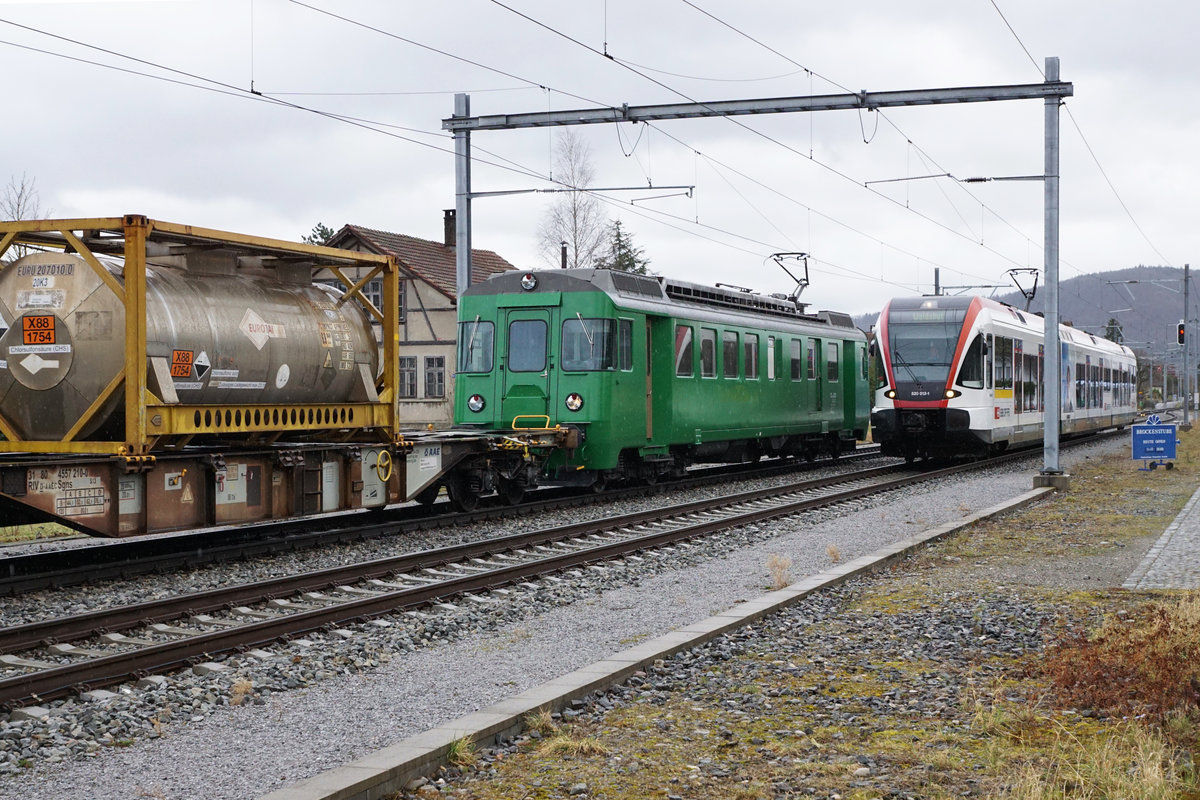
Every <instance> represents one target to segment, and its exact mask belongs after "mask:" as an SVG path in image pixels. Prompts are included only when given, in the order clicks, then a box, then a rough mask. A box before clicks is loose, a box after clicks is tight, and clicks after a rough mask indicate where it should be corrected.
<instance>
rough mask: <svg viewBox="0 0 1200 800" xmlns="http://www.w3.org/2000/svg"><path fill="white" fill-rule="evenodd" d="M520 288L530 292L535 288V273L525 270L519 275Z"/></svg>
mask: <svg viewBox="0 0 1200 800" xmlns="http://www.w3.org/2000/svg"><path fill="white" fill-rule="evenodd" d="M521 288H522V289H524V290H525V291H527V292H532V291H533V290H534V289H536V288H537V275H534V274H533V273H532V272H526V273H525V274H524V275H522V276H521Z"/></svg>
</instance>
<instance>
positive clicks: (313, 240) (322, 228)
mask: <svg viewBox="0 0 1200 800" xmlns="http://www.w3.org/2000/svg"><path fill="white" fill-rule="evenodd" d="M335 233H337V231H335V230H334V229H333V228H331V227H329V226H328V225H326V224H325V223H324V222H318V223H317V224H316V225H313V229H312V233H309V234H307V235H305V236H302V237H300V241H302V242H304V243H305V244H325V243H326V242H328V241H329V240H330V239H332V238H333V235H334V234H335Z"/></svg>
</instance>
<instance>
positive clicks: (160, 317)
mask: <svg viewBox="0 0 1200 800" xmlns="http://www.w3.org/2000/svg"><path fill="white" fill-rule="evenodd" d="M101 263H102V264H103V265H104V267H105V268H106V269H107V270H108V271H109V273H110V274H111V275H112V276H113V277H114V278H115V279H116V281H117V282H118V283H122V284H123V269H122V266H121V264H119V263H118V262H114V261H111V260H103V259H102V261H101ZM340 296H341V294H340V292H338V291H337V290H336V289H332V288H328V287H324V286H317V285H302V284H286V283H277V282H271V281H267V280H256V279H253V278H247V277H243V276H234V275H212V274H193V273H190V272H187V271H185V270H181V269H175V268H171V267H159V266H151V265H147V267H146V358H147V359H148V362H149V360H150V359H154V358H161V359H164V360H165V364H166V365H168V366H169V367H170V370H169V371H170V375H171V378H170V380H171V382H172V384H173V386H174V389H175V392H176V394H177V396H178V399H179V402H180V403H181V404H185V405H186V404H205V405H207V404H213V405H243V404H259V403H271V404H285V403H286V404H306V403H344V402H352V401H355V400H362V399H364V397H363V381H364V378H363V374H364V372H365V374H366V375H367V376H370V378H371V379H373V378H374V377H375V376H377V375H378V372H379V349H378V346H377V344H376V342H375V336H374V334H373V332H372V330H371V324H370V320H369V318H368V317H367V314H366V312H365V311H363V309H362V308H361V307H360V306H359V305H358V304H357V303H355V302H352V301H351V302H345V303H343V304H341V305H340V306H339V305H338V304H337V300H338V298H339V297H340ZM124 352H125V309H124V305H123V303H122V302H121V300H120V299H119V298H118V297H117V296H116V295H115V294H114V293H113V292H112V290H111V289H110V288H109V287H108V286H107V285H106V284H105V283H104V281H103V280H102V279H101V278H100V276H99V275H97V274H96V273H95V272H94V271H93V270H92V268H91V267H90V266H89V265H88V264H87V262H85V261H84V260H83V259H82V258H80V257H79V256H76V255H73V254H62V253H36V254H33V255H29V256H26V257H24V258H22V259H19V260H18V261H16V262H14V263H12V264H9V265H8V266H6V267H4V269H3V270H2V271H0V413H2V414H3V415H4V417H5V419H6V420H7V421H8V422H9V424H10V425H12V426H13V427H14V429H15V430H16V431H17V432H18V433H19V434H20V435H21V436H22V437H23V438H25V439H32V440H58V439H61V438H62V437H63V436H64V435H65V434H66V433H67V432H68V431H69V430H70V429H71V428H72V427H74V425H75V423H76V422H77V421H78V420H79V418H80V417H81V416H82V415H83V413H84V412H85V411H87V409H88V408H89V407H90V406H91V405H92V404H93V403H94V402H95V401H96V399H97V398H98V397H100V396H101V394H102V393H103V391H104V388H105V387H106V386H107V385H108V384H109V382H110V381H111V380H112V378H113V376H115V375H116V374H117V373H118V372H119V371H120V369H121V366H122V364H123V361H124ZM161 363H163V362H160V364H161ZM360 365H364V366H365V367H366V369H365V370H363V369H360ZM147 369H148V372H149V373H150V374H151V375H153V374H154V370H153V369H152V368H150V366H149V363H148V367H147ZM153 386H154V384H153V383H151V388H152V389H153ZM123 404H124V397H123V392H121V391H117V392H115V393H114V394H113V396H112V397H111V399H110V400H109V401H108V402H107V403H106V405H105V407H104V408H103V409H102V411H101V413H100V414H98V415H97V416H96V418H95V420H94V421H93V422H92V423H90V424H89V425H88V426H87V427H86V428H85V429H83V430H82V431H81V432H80V433H79V434H78V435H77V438H84V437H94V436H97V435H98V436H102V437H104V438H112V439H116V440H120V439H121V438H122V437H123V433H124V431H123V428H122V427H121V426H122V419H121V417H122V412H123ZM2 448H3V445H2V444H0V449H2Z"/></svg>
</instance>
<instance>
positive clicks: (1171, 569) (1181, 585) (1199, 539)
mask: <svg viewBox="0 0 1200 800" xmlns="http://www.w3.org/2000/svg"><path fill="white" fill-rule="evenodd" d="M1122 588H1124V589H1197V588H1200V489H1197V490H1196V492H1195V494H1193V495H1192V496H1191V499H1189V500H1188V501H1187V504H1186V505H1185V506H1184V507H1183V510H1182V511H1180V512H1179V515H1178V516H1176V517H1175V519H1174V521H1172V522H1171V524H1170V525H1168V526H1167V529H1166V530H1165V531H1163V535H1162V536H1160V537H1158V541H1156V542H1155V543H1154V544H1153V545H1152V546H1151V547H1150V550H1149V551H1148V552H1147V553H1146V556H1145V557H1144V558H1143V559H1142V561H1141V563H1140V564H1138V565H1137V568H1136V569H1134V571H1133V572H1132V573H1131V574H1130V576H1129V579H1128V580H1126V581H1125V583H1124V584H1122Z"/></svg>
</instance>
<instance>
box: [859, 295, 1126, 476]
mask: <svg viewBox="0 0 1200 800" xmlns="http://www.w3.org/2000/svg"><path fill="white" fill-rule="evenodd" d="M1044 331H1045V322H1044V320H1043V318H1042V317H1041V316H1039V315H1036V314H1031V313H1029V312H1023V311H1019V310H1017V309H1015V308H1013V307H1011V306H1008V305H1005V304H1003V303H998V302H996V301H994V300H989V299H987V298H983V297H904V298H896V299H893V300H892V301H890V302H889V303H888V304H887V305H886V306H884V309H883V312H882V313H881V314H880V316H879V323H878V329H877V335H876V344H875V351H876V353H877V356H878V362H877V370H876V385H875V406H874V407H875V410H874V412H873V413H872V414H871V427H872V436H873V438H874V440H875V441H876V442H878V443H879V444H880V445H881V447H882V450H883V453H884V454H885V455H892V456H902V457H904V458H906V459H908V460H910V461H911V460H914V459H917V458H941V457H955V456H976V457H977V456H983V455H987V454H989V453H995V452H1000V451H1003V450H1006V449H1009V448H1016V447H1021V446H1026V445H1032V444H1035V443H1037V442H1040V441H1042V438H1043V424H1044V420H1045V397H1046V387H1045V385H1044V381H1043V377H1042V376H1043V374H1044V364H1045V342H1044ZM1059 339H1060V346H1061V354H1062V359H1061V364H1062V372H1061V375H1062V380H1061V385H1060V387H1059V391H1060V394H1061V398H1062V402H1061V406H1060V407H1061V410H1062V415H1061V431H1062V434H1063V435H1064V436H1066V435H1071V434H1078V433H1083V432H1086V431H1091V430H1097V429H1103V428H1111V427H1118V428H1119V427H1123V426H1125V425H1129V424H1131V423H1132V422H1133V416H1134V411H1135V405H1136V401H1137V392H1136V386H1135V383H1136V380H1137V361H1136V359H1135V357H1134V354H1133V351H1132V350H1130V349H1129V348H1128V347H1125V346H1124V345H1120V344H1117V343H1115V342H1111V341H1108V340H1107V339H1102V338H1099V337H1096V336H1093V335H1091V334H1089V333H1085V332H1084V331H1081V330H1077V329H1075V328H1071V327H1069V326H1066V325H1062V326H1060V327H1059Z"/></svg>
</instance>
